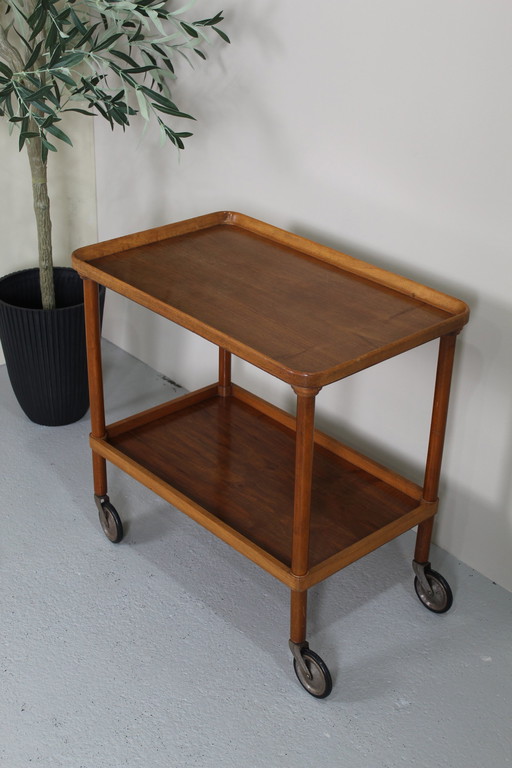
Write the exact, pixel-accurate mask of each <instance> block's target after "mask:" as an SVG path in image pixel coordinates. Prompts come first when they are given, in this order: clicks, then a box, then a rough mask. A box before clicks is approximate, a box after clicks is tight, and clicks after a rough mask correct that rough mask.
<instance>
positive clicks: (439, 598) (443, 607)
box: [414, 568, 453, 613]
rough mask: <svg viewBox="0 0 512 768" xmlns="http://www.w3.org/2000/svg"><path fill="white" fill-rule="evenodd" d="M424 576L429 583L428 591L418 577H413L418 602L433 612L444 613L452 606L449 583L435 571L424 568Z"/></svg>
mask: <svg viewBox="0 0 512 768" xmlns="http://www.w3.org/2000/svg"><path fill="white" fill-rule="evenodd" d="M425 578H426V579H427V581H428V583H429V585H430V590H431V591H430V593H429V592H427V591H426V590H425V589H424V588H423V586H422V584H421V582H420V580H419V579H418V577H417V576H416V577H415V579H414V589H415V590H416V594H417V595H418V598H419V600H420V602H422V603H423V605H424V606H425V608H428V610H429V611H432V612H433V613H446V611H449V610H450V608H451V607H452V603H453V595H452V590H451V589H450V585H449V584H448V582H447V581H446V579H444V578H443V577H442V576H441V574H440V573H437V571H432V570H431V569H430V568H429V569H425Z"/></svg>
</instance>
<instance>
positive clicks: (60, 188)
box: [0, 114, 97, 364]
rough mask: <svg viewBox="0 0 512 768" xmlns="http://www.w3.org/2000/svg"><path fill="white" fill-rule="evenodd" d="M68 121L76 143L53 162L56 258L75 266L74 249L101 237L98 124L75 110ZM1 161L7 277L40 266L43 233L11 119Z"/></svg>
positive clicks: (0, 250)
mask: <svg viewBox="0 0 512 768" xmlns="http://www.w3.org/2000/svg"><path fill="white" fill-rule="evenodd" d="M66 125H67V128H68V132H69V135H70V136H72V140H73V144H74V146H73V148H71V147H69V146H67V145H66V144H62V145H61V148H60V149H59V151H58V152H57V153H55V154H54V153H50V157H49V161H48V188H49V193H50V207H51V216H52V231H53V247H54V261H55V264H57V265H59V266H70V265H71V252H72V251H73V249H74V248H78V247H79V246H80V245H85V244H87V243H91V242H95V240H96V237H97V229H96V185H95V167H94V136H93V133H94V132H93V124H92V121H91V120H86V119H84V118H82V117H80V116H76V115H72V114H69V115H67V116H66ZM0 159H1V160H0V162H1V166H2V192H1V205H0V232H1V242H0V275H4V274H7V273H9V272H14V271H15V270H17V269H25V268H27V267H35V266H37V234H36V225H35V219H34V213H33V207H32V187H31V179H30V169H29V163H28V158H27V153H26V152H25V150H23V151H22V152H21V153H20V152H18V133H16V132H13V134H12V135H9V132H8V126H7V121H6V120H1V119H0ZM3 362H4V358H3V354H2V350H1V346H0V364H1V363H3Z"/></svg>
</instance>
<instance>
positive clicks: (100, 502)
mask: <svg viewBox="0 0 512 768" xmlns="http://www.w3.org/2000/svg"><path fill="white" fill-rule="evenodd" d="M94 501H95V502H96V506H97V507H98V513H99V514H100V515H102V514H103V504H105V502H109V501H110V499H109V497H108V495H107V494H105V495H104V496H97V495H96V494H94Z"/></svg>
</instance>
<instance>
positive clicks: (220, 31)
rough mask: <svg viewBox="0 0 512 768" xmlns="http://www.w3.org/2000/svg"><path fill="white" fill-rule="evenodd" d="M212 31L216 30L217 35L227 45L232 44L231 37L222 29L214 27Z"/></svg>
mask: <svg viewBox="0 0 512 768" xmlns="http://www.w3.org/2000/svg"><path fill="white" fill-rule="evenodd" d="M212 29H214V30H215V31H216V33H217V34H218V35H219V36H220V37H221V38H222V39H223V40H224V42H226V43H230V42H231V40H230V39H229V37H228V36H227V35H226V33H225V32H223V31H222V29H219V28H218V27H212Z"/></svg>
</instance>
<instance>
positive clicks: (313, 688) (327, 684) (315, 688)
mask: <svg viewBox="0 0 512 768" xmlns="http://www.w3.org/2000/svg"><path fill="white" fill-rule="evenodd" d="M302 658H303V659H304V662H305V664H306V667H307V668H308V671H309V674H310V677H307V676H306V675H305V673H304V672H303V670H302V669H301V667H300V664H299V663H298V662H297V659H294V660H293V669H294V670H295V674H296V675H297V679H298V681H299V683H300V684H301V685H302V687H303V688H304V689H305V690H306V691H307V692H308V693H309V694H311V696H314V697H315V698H316V699H325V698H326V697H327V696H328V695H329V694H330V692H331V691H332V680H331V673H330V672H329V670H328V669H327V667H326V665H325V663H324V662H323V660H322V659H321V658H320V656H318V654H316V653H315V652H314V651H310V650H309V648H305V649H304V650H303V651H302Z"/></svg>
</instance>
